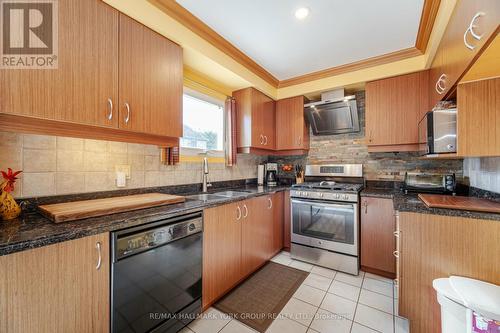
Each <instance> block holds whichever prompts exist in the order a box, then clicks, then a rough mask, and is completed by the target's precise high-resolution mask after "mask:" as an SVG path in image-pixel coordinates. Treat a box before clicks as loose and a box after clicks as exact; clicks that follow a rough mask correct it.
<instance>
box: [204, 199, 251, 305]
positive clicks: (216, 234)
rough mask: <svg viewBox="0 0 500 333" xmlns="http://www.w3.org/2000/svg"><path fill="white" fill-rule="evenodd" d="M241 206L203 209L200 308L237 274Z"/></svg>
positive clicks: (223, 291) (235, 280)
mask: <svg viewBox="0 0 500 333" xmlns="http://www.w3.org/2000/svg"><path fill="white" fill-rule="evenodd" d="M241 206H242V205H241V204H240V203H239V202H237V203H233V204H228V205H223V206H218V207H214V208H209V209H206V210H205V211H204V217H203V218H204V226H203V229H204V230H203V287H202V288H203V300H202V303H203V308H206V307H208V306H209V305H210V304H212V303H213V302H214V301H215V300H216V299H217V298H218V297H219V296H220V295H222V294H224V293H225V292H227V291H228V290H229V289H231V288H232V287H233V286H234V284H235V283H237V282H238V281H239V280H240V278H241V234H242V233H241V226H242V225H241V223H242V215H243V213H242V207H241Z"/></svg>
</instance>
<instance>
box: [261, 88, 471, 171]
mask: <svg viewBox="0 0 500 333" xmlns="http://www.w3.org/2000/svg"><path fill="white" fill-rule="evenodd" d="M356 101H357V107H358V115H359V122H360V129H361V130H360V132H358V133H349V134H340V135H324V136H314V135H312V133H311V147H310V150H309V154H308V155H307V156H301V157H292V156H290V157H271V158H270V159H271V160H273V161H278V162H279V163H300V164H302V165H305V164H330V163H331V164H335V163H353V164H357V163H359V164H363V174H364V176H365V178H366V179H368V180H390V181H402V180H403V179H404V175H405V172H407V171H408V172H439V173H450V172H451V173H455V174H456V175H457V177H458V179H461V178H462V160H430V159H421V158H419V155H418V154H417V153H414V152H402V153H369V152H368V146H367V144H366V138H365V93H364V91H361V92H357V93H356Z"/></svg>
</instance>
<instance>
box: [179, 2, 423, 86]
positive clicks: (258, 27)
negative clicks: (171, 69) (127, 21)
mask: <svg viewBox="0 0 500 333" xmlns="http://www.w3.org/2000/svg"><path fill="white" fill-rule="evenodd" d="M177 2H178V3H179V4H180V5H181V6H183V7H184V8H185V9H187V10H188V11H189V12H191V13H192V14H193V15H194V16H196V17H197V18H198V19H200V20H201V21H203V22H204V23H205V24H207V25H208V26H209V27H210V28H212V29H213V30H214V31H216V32H217V33H218V34H220V35H221V36H222V37H224V38H225V39H226V40H228V41H229V42H230V43H232V44H233V45H234V46H236V47H237V48H238V49H239V50H241V51H242V52H243V53H245V54H246V55H247V56H249V57H250V58H252V59H253V60H254V61H255V62H257V63H258V64H259V65H260V66H262V67H263V68H264V69H266V70H267V71H268V72H269V73H271V74H272V75H273V76H275V77H276V78H277V79H278V80H286V79H290V78H293V77H297V76H301V75H305V74H308V73H312V72H317V71H320V70H324V69H327V68H331V67H336V66H340V65H344V64H349V63H353V62H356V61H360V60H364V59H367V58H371V57H375V56H380V55H384V54H387V53H391V52H395V51H399V50H404V49H408V48H412V47H414V46H415V40H416V37H417V33H418V29H419V23H420V17H421V15H422V7H423V4H424V0H404V1H401V0H377V1H367V0H273V1H268V0H267V1H265V0H253V1H247V0H210V1H199V0H177ZM300 7H307V8H308V9H309V10H310V13H309V16H308V17H307V18H306V19H304V20H298V19H297V18H296V17H295V15H294V14H295V11H296V10H297V9H298V8H300Z"/></svg>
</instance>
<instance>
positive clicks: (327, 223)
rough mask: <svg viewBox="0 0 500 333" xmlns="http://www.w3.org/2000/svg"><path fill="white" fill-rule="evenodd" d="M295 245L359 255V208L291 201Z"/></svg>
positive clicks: (329, 203)
mask: <svg viewBox="0 0 500 333" xmlns="http://www.w3.org/2000/svg"><path fill="white" fill-rule="evenodd" d="M291 206H292V207H291V209H292V214H291V215H292V242H293V243H297V244H302V245H307V246H313V247H317V248H322V249H326V250H330V251H335V252H340V253H345V254H350V255H354V256H357V255H358V205H357V203H346V202H324V201H314V200H303V199H292V200H291Z"/></svg>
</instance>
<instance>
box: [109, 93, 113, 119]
mask: <svg viewBox="0 0 500 333" xmlns="http://www.w3.org/2000/svg"><path fill="white" fill-rule="evenodd" d="M108 105H109V114H108V120H111V119H113V101H112V100H111V98H108Z"/></svg>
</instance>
